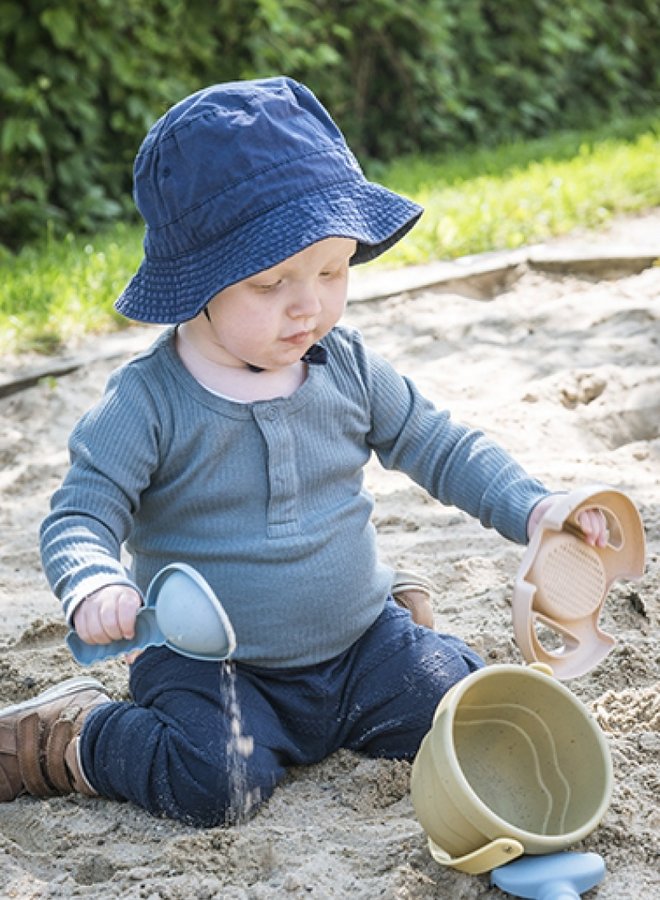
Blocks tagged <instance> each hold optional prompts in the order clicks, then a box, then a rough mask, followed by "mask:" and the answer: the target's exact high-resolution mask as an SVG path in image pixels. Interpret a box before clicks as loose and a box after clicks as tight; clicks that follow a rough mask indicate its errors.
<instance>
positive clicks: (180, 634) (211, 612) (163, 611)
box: [66, 563, 236, 666]
mask: <svg viewBox="0 0 660 900" xmlns="http://www.w3.org/2000/svg"><path fill="white" fill-rule="evenodd" d="M66 642H67V644H68V645H69V649H70V650H71V652H72V654H73V655H74V657H75V658H76V659H77V660H78V662H79V663H82V665H84V666H89V665H91V664H92V663H95V662H99V661H100V660H103V659H109V658H110V657H113V656H119V655H120V654H123V653H131V652H133V651H135V650H144V649H145V647H152V646H162V645H165V646H167V647H169V648H170V649H171V650H174V651H176V652H177V653H181V654H183V656H189V657H192V659H201V660H223V659H227V658H228V657H229V656H231V654H232V653H233V652H234V650H235V649H236V635H235V634H234V629H233V627H232V624H231V622H230V621H229V617H228V616H227V613H226V612H225V610H224V608H223V606H222V604H221V603H220V601H219V600H218V598H217V597H216V595H215V594H214V592H213V591H212V590H211V587H210V586H209V584H208V583H207V582H206V580H205V579H204V578H203V577H202V576H201V575H200V574H199V572H197V571H196V569H193V568H192V566H188V565H186V564H185V563H172V564H171V565H169V566H165V568H164V569H161V570H160V572H157V573H156V575H155V576H154V577H153V579H152V580H151V583H150V585H149V587H148V588H147V593H146V597H145V602H144V606H143V607H142V609H140V611H139V612H138V614H137V617H136V620H135V636H134V637H133V638H130V639H122V640H117V641H112V642H111V643H109V644H87V643H85V641H83V640H81V638H80V637H79V636H78V635H77V634H76V632H75V631H70V632H69V633H68V635H67V637H66Z"/></svg>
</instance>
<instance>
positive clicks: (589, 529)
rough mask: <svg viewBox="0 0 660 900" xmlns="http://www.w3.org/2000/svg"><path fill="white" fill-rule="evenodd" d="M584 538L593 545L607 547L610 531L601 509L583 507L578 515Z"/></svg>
mask: <svg viewBox="0 0 660 900" xmlns="http://www.w3.org/2000/svg"><path fill="white" fill-rule="evenodd" d="M577 520H578V523H579V525H580V528H581V529H582V532H583V534H584V539H585V541H586V542H587V544H589V545H590V546H592V547H605V546H606V545H607V541H608V540H609V537H610V533H609V531H608V529H607V519H606V518H605V516H604V515H603V511H602V510H601V509H597V508H593V509H583V510H582V512H581V513H580V514H579V515H578V517H577Z"/></svg>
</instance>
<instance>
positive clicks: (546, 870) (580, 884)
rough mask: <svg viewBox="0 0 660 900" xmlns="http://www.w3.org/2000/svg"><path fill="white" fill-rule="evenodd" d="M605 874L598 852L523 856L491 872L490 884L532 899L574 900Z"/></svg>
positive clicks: (516, 895) (603, 864)
mask: <svg viewBox="0 0 660 900" xmlns="http://www.w3.org/2000/svg"><path fill="white" fill-rule="evenodd" d="M604 875H605V863H604V862H603V859H602V857H600V856H599V855H598V854H597V853H549V854H547V855H546V856H521V857H520V859H517V860H515V862H511V863H508V864H507V865H506V866H499V868H497V869H493V871H492V872H491V873H490V883H491V884H492V885H495V887H498V888H500V889H501V890H503V891H506V892H507V893H509V894H512V895H513V896H514V897H527V898H529V900H575V898H578V900H579V897H580V894H582V892H583V891H588V890H589V889H590V888H592V887H594V885H596V884H598V882H599V881H601V879H602V878H603V876H604Z"/></svg>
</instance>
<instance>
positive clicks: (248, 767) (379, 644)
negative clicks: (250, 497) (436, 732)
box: [80, 600, 482, 826]
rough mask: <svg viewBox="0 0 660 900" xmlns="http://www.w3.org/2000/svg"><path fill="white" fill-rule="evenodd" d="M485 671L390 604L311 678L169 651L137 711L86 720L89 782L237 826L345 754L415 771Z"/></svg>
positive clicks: (160, 651)
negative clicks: (459, 693)
mask: <svg viewBox="0 0 660 900" xmlns="http://www.w3.org/2000/svg"><path fill="white" fill-rule="evenodd" d="M481 665H482V662H481V660H480V659H479V657H478V656H477V655H476V654H475V653H474V652H473V651H472V650H470V649H469V648H468V647H467V646H466V645H465V644H464V643H463V642H462V641H460V640H459V639H458V638H455V637H451V636H449V635H443V634H439V633H437V632H435V631H431V630H429V629H427V628H423V627H421V626H417V625H415V624H414V623H413V621H412V619H411V618H410V614H409V613H408V612H407V611H405V610H403V609H401V608H400V607H398V606H397V605H396V604H395V603H394V602H393V601H392V600H388V601H387V603H386V604H385V609H384V611H383V613H382V614H381V615H380V617H379V618H378V619H377V620H376V622H375V623H374V624H373V625H372V626H371V628H369V629H368V631H366V632H365V634H364V635H363V636H362V637H361V638H360V639H359V640H358V641H357V642H356V643H355V644H354V645H353V646H352V647H350V648H349V649H348V650H346V651H345V652H344V653H342V654H340V655H339V656H337V657H335V658H333V659H330V660H328V661H327V662H324V663H320V664H318V665H314V666H305V667H303V668H289V669H264V668H257V667H253V666H248V665H243V664H240V663H237V664H227V663H209V662H199V661H197V660H192V659H187V658H186V657H183V656H181V655H179V654H176V653H172V652H171V651H170V650H168V649H167V648H163V647H161V648H157V649H154V648H152V649H150V650H147V651H145V652H144V653H143V654H142V655H141V656H140V657H138V659H137V660H136V662H135V663H134V664H133V666H132V667H131V679H130V688H131V694H132V697H133V698H134V700H133V702H120V703H108V704H105V705H104V706H101V707H99V708H98V709H97V710H94V711H93V712H92V713H91V714H90V716H89V717H88V719H87V721H86V723H85V727H84V729H83V732H82V735H81V741H80V749H81V760H82V765H83V770H84V772H85V774H86V775H87V777H88V779H89V781H90V782H91V784H92V785H93V786H94V787H95V788H96V790H97V791H98V792H99V794H101V795H102V796H104V797H108V798H110V799H117V800H130V801H132V802H133V803H136V804H137V805H138V806H141V807H143V808H144V809H146V810H148V811H149V812H150V813H153V814H154V815H165V816H169V817H171V818H174V819H179V820H181V821H184V822H186V823H189V824H193V825H200V826H212V825H218V824H224V823H230V822H233V821H237V820H239V819H241V818H243V817H244V816H245V815H247V814H248V813H249V812H250V810H251V809H254V808H255V807H256V806H257V805H258V803H259V802H261V801H263V800H265V799H266V798H267V797H269V796H270V794H272V792H273V789H274V788H275V785H276V784H277V783H278V782H279V781H281V779H282V778H283V777H284V775H285V774H286V771H287V767H289V766H292V765H306V764H311V763H316V762H319V761H320V760H322V759H324V758H325V757H326V756H328V755H329V754H330V753H332V752H333V751H335V750H337V749H339V748H340V747H346V748H349V749H352V750H358V751H361V752H364V753H366V754H368V755H370V756H378V757H387V758H396V759H412V758H413V757H414V755H415V753H416V752H417V749H418V747H419V744H420V742H421V740H422V738H423V737H424V735H425V734H426V732H427V731H428V730H429V728H430V726H431V721H432V718H433V713H434V711H435V708H436V706H437V704H438V702H439V700H440V698H441V697H442V695H443V694H444V693H445V692H446V691H447V690H448V689H449V688H450V687H451V686H452V685H453V684H455V683H456V682H457V681H459V680H460V679H461V678H463V677H465V676H466V675H468V674H469V673H470V672H472V671H474V670H475V669H477V668H479V667H480V666H481Z"/></svg>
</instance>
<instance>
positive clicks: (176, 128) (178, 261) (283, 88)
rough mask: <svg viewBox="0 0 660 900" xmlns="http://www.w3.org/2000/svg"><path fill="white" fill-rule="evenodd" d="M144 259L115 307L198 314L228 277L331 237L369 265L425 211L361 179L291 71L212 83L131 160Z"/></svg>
mask: <svg viewBox="0 0 660 900" xmlns="http://www.w3.org/2000/svg"><path fill="white" fill-rule="evenodd" d="M133 195H134V198H135V203H136V205H137V207H138V209H139V211H140V213H141V215H142V217H143V219H144V221H145V223H146V233H145V239H144V259H143V261H142V263H141V265H140V267H139V269H138V271H137V272H136V274H135V275H134V277H133V278H132V279H131V281H130V282H129V283H128V285H127V286H126V288H125V290H124V292H123V293H122V294H121V296H120V297H119V299H118V300H117V302H116V304H115V306H116V308H117V310H118V311H119V312H120V313H122V314H123V315H125V316H127V317H128V318H130V319H136V320H137V321H139V322H160V323H172V324H173V323H177V322H184V321H186V320H187V319H192V318H193V317H194V316H196V315H197V314H198V313H200V312H201V311H202V310H203V309H204V307H205V306H206V304H207V303H208V302H209V300H210V299H211V298H212V297H213V296H214V295H215V294H217V293H218V291H221V290H223V289H224V288H226V287H228V286H229V285H231V284H235V283H236V282H237V281H242V280H243V279H245V278H250V277H251V276H253V275H255V274H256V273H257V272H260V271H262V270H264V269H269V268H271V266H274V265H277V264H278V263H280V262H282V261H283V260H284V259H286V258H287V257H289V256H292V255H293V254H294V253H298V252H300V251H301V250H304V249H305V247H308V246H309V245H310V244H313V243H315V242H316V241H320V240H322V239H324V238H328V237H346V238H354V239H355V240H356V241H357V244H358V246H357V251H356V253H355V255H354V256H353V258H352V259H351V264H355V263H361V262H367V261H368V260H370V259H373V258H374V257H376V256H378V255H379V254H381V253H383V252H384V251H385V250H387V249H388V248H389V247H391V246H392V245H393V244H394V243H396V242H397V241H398V240H399V238H401V237H402V236H403V235H404V234H405V233H406V232H407V231H408V230H409V229H410V228H412V226H413V225H414V224H415V222H416V221H417V219H418V218H419V217H420V215H421V214H422V208H421V207H420V206H418V205H417V204H416V203H413V202H412V201H410V200H407V199H406V198H404V197H400V196H399V195H398V194H395V193H392V191H389V190H387V189H386V188H384V187H382V186H381V185H377V184H373V183H372V182H369V181H367V179H366V178H365V177H364V175H363V173H362V171H361V169H360V166H359V165H358V162H357V160H356V159H355V157H354V156H353V154H352V153H351V151H350V149H349V148H348V146H347V144H346V141H345V140H344V137H343V135H342V134H341V132H340V131H339V129H338V128H337V126H336V125H335V123H334V122H333V120H332V119H331V118H330V116H329V114H328V113H327V111H326V110H325V109H324V107H323V106H322V105H321V104H320V103H319V101H318V100H317V99H316V97H315V96H314V94H312V92H311V91H310V90H309V89H308V88H306V87H304V86H303V85H301V84H298V83H297V82H296V81H293V80H292V79H290V78H268V79H262V80H258V81H240V82H232V83H228V84H217V85H213V86H211V87H208V88H205V89H204V90H201V91H198V92H197V93H195V94H192V95H191V96H190V97H187V98H186V99H185V100H182V101H181V102H180V103H178V104H176V105H175V106H174V107H172V109H170V110H169V112H167V113H166V114H165V115H164V116H163V117H162V118H161V119H159V120H158V121H157V122H156V123H155V124H154V125H153V126H152V128H151V129H150V131H149V133H148V134H147V136H146V138H145V139H144V141H143V143H142V146H141V147H140V150H139V152H138V155H137V157H136V160H135V167H134V191H133Z"/></svg>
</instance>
